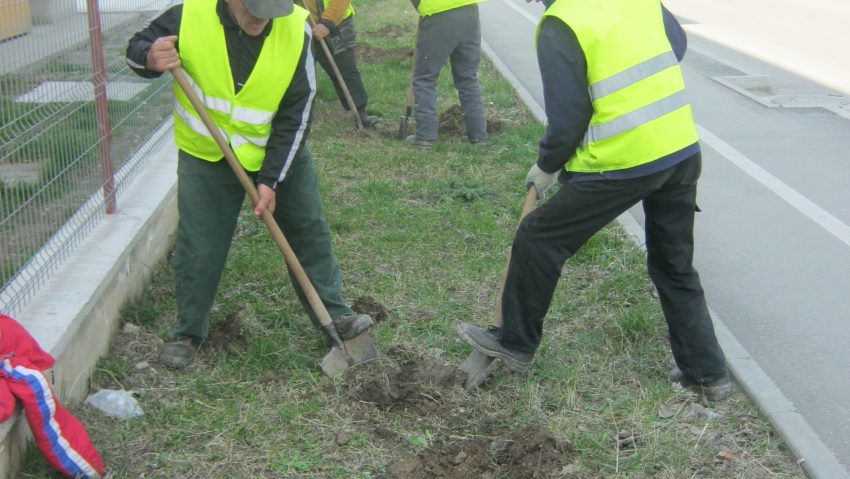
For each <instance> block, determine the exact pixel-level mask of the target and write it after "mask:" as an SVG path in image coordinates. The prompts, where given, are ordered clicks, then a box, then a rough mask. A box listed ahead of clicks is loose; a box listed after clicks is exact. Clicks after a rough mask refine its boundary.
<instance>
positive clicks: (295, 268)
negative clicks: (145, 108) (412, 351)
mask: <svg viewBox="0 0 850 479" xmlns="http://www.w3.org/2000/svg"><path fill="white" fill-rule="evenodd" d="M171 74H172V75H174V80H175V81H176V82H177V84H178V85H180V88H182V89H183V92H184V93H186V96H187V97H189V101H190V102H191V103H192V106H193V107H195V111H197V112H198V115H199V116H200V117H201V120H202V121H203V122H204V125H206V127H207V129H208V130H209V131H210V134H212V136H213V138H214V139H215V142H216V143H217V144H218V147H219V148H221V152H222V153H224V157H225V159H227V163H228V164H230V167H231V168H232V169H233V172H234V173H236V177H237V178H238V179H239V182H240V183H242V187H243V188H245V191H246V192H247V193H248V196H249V197H250V198H251V202H252V203H253V204H254V205H256V204H257V202H258V201H259V200H260V194H259V193H258V192H257V187H256V186H254V182H253V181H251V178H249V177H248V174H247V173H245V170H244V169H243V168H242V165H240V164H239V160H238V159H236V154H235V153H233V150H232V149H231V148H230V145H229V144H228V143H227V140H225V139H224V136H222V134H221V131H219V129H218V127H217V126H215V123H214V122H213V121H212V118H210V115H209V113H207V110H206V107H204V104H203V103H201V101H200V100H199V99H198V96H197V95H196V94H195V91H194V90H193V89H192V85H190V84H189V80H188V79H187V78H186V73H185V72H184V71H183V68H182V67H180V66H178V67H176V68H174V69H173V70H171ZM262 219H263V222H264V223H265V224H266V227H267V228H268V229H269V232H271V234H272V237H274V241H275V243H277V246H278V248H280V251H281V252H282V253H283V257H284V259H285V260H286V266H287V267H288V268H289V270H290V271H292V274H293V275H294V276H295V279H296V280H297V281H298V284H299V286H301V289H302V290H303V291H304V295H305V296H306V297H307V301H309V303H310V306H311V307H312V308H313V312H314V313H316V316H318V318H319V323H320V324H321V325H322V327H323V328H324V329H325V330H326V331H328V332H329V333H331V336H332V337H331V340H332V341H334V343H337V342H338V343H339V344H340V345H341V344H342V341H341V340H340V339H339V336H338V335H336V334H334V333H335V330H334V328H333V327H332V323H331V316H330V315H329V314H328V310H327V308H325V305H324V304H323V303H322V300H321V299H320V298H319V295H318V293H316V288H314V287H313V284H312V283H311V282H310V278H308V277H307V273H305V272H304V268H302V267H301V263H300V262H299V261H298V258H297V257H296V256H295V252H294V251H292V247H291V246H289V242H288V241H287V240H286V237H285V236H283V231H281V230H280V226H278V224H277V222H276V221H275V220H274V217H273V216H272V214H271V212H270V211H269V210H263V214H262ZM333 336H336V337H335V338H334V337H333Z"/></svg>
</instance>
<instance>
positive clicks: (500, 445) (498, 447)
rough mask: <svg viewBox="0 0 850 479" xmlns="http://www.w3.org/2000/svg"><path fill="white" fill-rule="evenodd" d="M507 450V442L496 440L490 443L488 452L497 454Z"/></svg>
mask: <svg viewBox="0 0 850 479" xmlns="http://www.w3.org/2000/svg"><path fill="white" fill-rule="evenodd" d="M507 448H508V441H506V440H504V439H501V438H499V439H496V440H494V441H493V442H491V443H490V452H491V453H493V454H498V453H500V452H502V451H504V450H505V449H507Z"/></svg>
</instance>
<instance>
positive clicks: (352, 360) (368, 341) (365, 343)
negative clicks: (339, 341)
mask: <svg viewBox="0 0 850 479" xmlns="http://www.w3.org/2000/svg"><path fill="white" fill-rule="evenodd" d="M343 344H344V345H345V350H342V349H340V348H338V347H336V346H334V347H332V348H331V350H330V352H329V353H328V354H326V355H325V357H324V358H322V363H321V366H322V372H324V373H325V374H327V375H328V376H336V375H337V374H339V373H340V372H342V371H345V370H346V369H348V368H350V367H352V366H356V365H358V364H362V363H367V362H369V361H375V360H378V359H381V354H380V353H379V352H378V349H377V348H376V347H375V341H373V340H372V336H370V335H369V333H364V334H361V335H360V336H357V337H356V338H353V339H349V340H348V341H343Z"/></svg>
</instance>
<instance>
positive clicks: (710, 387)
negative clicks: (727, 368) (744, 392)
mask: <svg viewBox="0 0 850 479" xmlns="http://www.w3.org/2000/svg"><path fill="white" fill-rule="evenodd" d="M670 381H671V382H674V383H679V384H681V385H682V387H683V388H687V389H690V390H691V391H693V392H695V393H697V394H702V395H704V396H705V398H706V399H707V400H709V401H722V400H724V399H726V398H728V397H729V396H731V395H732V393H733V392H735V388H734V387H733V386H732V381H730V380H729V375H728V374H727V375H725V376H723V377H722V378H720V379H715V380H714V381H707V382H704V383H698V382H696V381H693V380H691V379H689V378H687V377H685V373H683V372H682V370H681V369H679V368H675V369H673V370H672V371H670Z"/></svg>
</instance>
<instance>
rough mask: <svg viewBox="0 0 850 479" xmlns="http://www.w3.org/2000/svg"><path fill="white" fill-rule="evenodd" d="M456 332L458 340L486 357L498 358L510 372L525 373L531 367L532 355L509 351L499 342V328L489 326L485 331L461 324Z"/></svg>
mask: <svg viewBox="0 0 850 479" xmlns="http://www.w3.org/2000/svg"><path fill="white" fill-rule="evenodd" d="M456 332H457V334H458V336H460V339H462V340H464V341H465V342H466V343H468V344H469V345H470V346H472V347H473V348H475V349H477V350H478V351H480V352H481V353H483V354H486V355H487V356H491V357H494V358H499V359H501V360H502V361H504V362H505V366H507V367H508V369H510V370H511V371H514V372H517V373H525V372H526V371H528V367H529V366H531V359H532V358H533V357H534V353H522V352H519V351H511V350H510V349H508V348H506V347H504V346H502V345H501V343H500V342H499V328H497V327H495V326H490V327H488V328H487V329H484V328H478V327H475V326H472V325H471V324H466V323H461V325H460V326H458V327H457V329H456Z"/></svg>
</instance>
